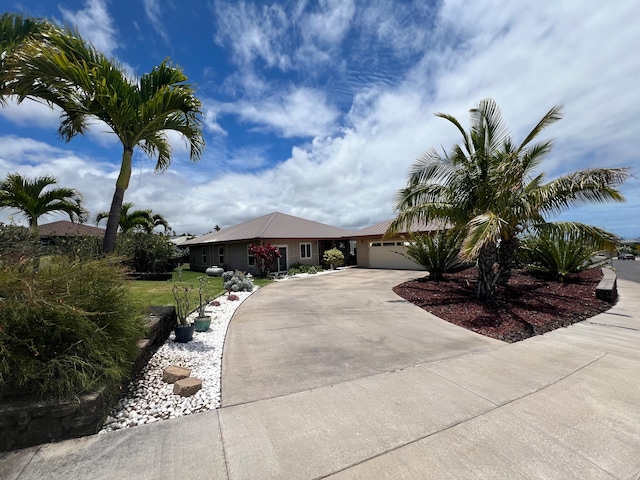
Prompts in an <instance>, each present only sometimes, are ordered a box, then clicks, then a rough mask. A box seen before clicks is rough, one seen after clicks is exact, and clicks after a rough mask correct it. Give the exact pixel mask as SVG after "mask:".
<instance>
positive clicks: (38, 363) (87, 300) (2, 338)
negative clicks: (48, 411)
mask: <svg viewBox="0 0 640 480" xmlns="http://www.w3.org/2000/svg"><path fill="white" fill-rule="evenodd" d="M125 282H126V281H125V279H124V275H123V272H122V270H121V269H120V268H118V267H117V266H116V265H115V264H114V263H113V262H111V261H109V260H107V259H101V260H93V261H86V260H84V261H81V262H75V261H72V260H70V259H68V258H66V257H56V256H48V257H45V258H43V259H41V261H40V264H39V267H38V269H37V270H36V269H35V268H29V267H26V268H25V265H24V264H21V263H19V264H15V265H7V264H5V265H3V268H2V269H0V297H1V298H2V301H0V319H1V320H0V323H1V325H0V398H1V397H3V396H5V397H6V396H9V395H12V394H19V393H24V392H27V393H34V394H36V395H40V396H42V397H45V398H66V399H69V398H74V397H76V396H77V395H80V394H83V393H87V392H91V391H97V390H99V389H101V388H105V389H106V390H105V394H109V393H114V392H115V391H117V388H118V387H119V385H121V384H122V382H123V381H124V380H125V379H126V378H127V377H128V376H129V375H130V373H131V368H132V365H133V361H134V360H135V359H136V357H137V355H138V353H139V351H138V348H137V342H138V341H139V339H140V338H142V336H143V334H144V329H145V327H144V321H143V318H142V316H139V315H138V314H137V312H136V311H135V309H134V308H132V303H131V298H130V297H129V295H128V292H127V288H126V285H125Z"/></svg>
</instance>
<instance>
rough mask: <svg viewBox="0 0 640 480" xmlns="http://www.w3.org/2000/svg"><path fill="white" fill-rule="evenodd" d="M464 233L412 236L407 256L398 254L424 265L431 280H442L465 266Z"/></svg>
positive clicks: (407, 248)
mask: <svg viewBox="0 0 640 480" xmlns="http://www.w3.org/2000/svg"><path fill="white" fill-rule="evenodd" d="M463 238H464V235H463V232H458V231H453V230H449V231H440V232H437V233H436V234H435V235H426V234H412V235H411V237H410V242H409V243H408V245H407V247H406V254H403V253H400V252H396V253H398V254H400V255H403V256H405V257H407V258H410V259H411V260H413V261H414V262H416V263H417V264H418V265H422V266H423V267H424V268H426V269H427V271H428V272H429V278H430V279H431V280H434V281H436V282H438V281H440V280H442V277H443V275H444V274H445V273H447V272H452V271H455V270H456V269H458V268H459V267H461V266H462V265H463V263H462V261H461V260H460V257H459V254H460V247H461V246H462V239H463Z"/></svg>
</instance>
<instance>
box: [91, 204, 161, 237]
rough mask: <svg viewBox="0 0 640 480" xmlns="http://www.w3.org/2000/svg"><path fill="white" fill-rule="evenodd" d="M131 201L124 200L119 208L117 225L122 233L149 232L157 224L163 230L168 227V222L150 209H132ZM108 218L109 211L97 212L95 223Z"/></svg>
mask: <svg viewBox="0 0 640 480" xmlns="http://www.w3.org/2000/svg"><path fill="white" fill-rule="evenodd" d="M132 208H133V203H131V202H124V203H123V204H122V209H121V210H120V220H119V221H118V227H119V228H120V231H121V232H122V233H125V232H128V231H129V230H142V231H144V232H147V233H151V232H152V231H153V229H154V228H155V227H157V226H160V225H161V226H163V227H164V230H165V232H166V231H167V229H168V228H169V224H168V223H167V221H166V220H165V219H164V217H163V216H162V215H160V214H155V215H154V214H153V212H152V211H151V210H132ZM105 218H106V219H108V218H109V212H99V213H98V214H97V215H96V224H97V225H99V224H100V222H101V221H102V220H104V219H105Z"/></svg>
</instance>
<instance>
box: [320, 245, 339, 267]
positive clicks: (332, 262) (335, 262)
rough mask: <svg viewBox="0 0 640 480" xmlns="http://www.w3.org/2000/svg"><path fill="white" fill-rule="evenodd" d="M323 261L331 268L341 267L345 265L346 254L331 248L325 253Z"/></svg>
mask: <svg viewBox="0 0 640 480" xmlns="http://www.w3.org/2000/svg"><path fill="white" fill-rule="evenodd" d="M322 259H323V260H324V262H325V263H326V264H328V265H329V266H330V267H331V268H335V267H340V266H342V265H344V253H342V252H341V251H340V250H339V249H337V248H331V249H329V250H326V251H325V252H324V255H323V256H322Z"/></svg>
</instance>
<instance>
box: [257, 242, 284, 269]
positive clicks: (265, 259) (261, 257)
mask: <svg viewBox="0 0 640 480" xmlns="http://www.w3.org/2000/svg"><path fill="white" fill-rule="evenodd" d="M249 255H253V256H254V257H255V259H256V265H257V266H258V269H259V270H260V276H261V277H266V276H267V275H269V272H271V270H272V269H273V267H274V266H275V264H276V259H277V258H280V257H281V256H282V254H281V253H280V249H279V248H278V247H274V246H273V245H271V243H267V244H266V245H254V244H251V245H249Z"/></svg>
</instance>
